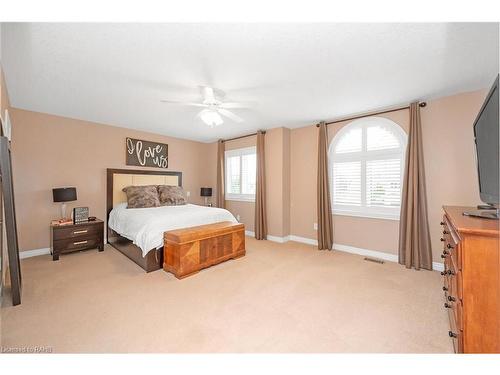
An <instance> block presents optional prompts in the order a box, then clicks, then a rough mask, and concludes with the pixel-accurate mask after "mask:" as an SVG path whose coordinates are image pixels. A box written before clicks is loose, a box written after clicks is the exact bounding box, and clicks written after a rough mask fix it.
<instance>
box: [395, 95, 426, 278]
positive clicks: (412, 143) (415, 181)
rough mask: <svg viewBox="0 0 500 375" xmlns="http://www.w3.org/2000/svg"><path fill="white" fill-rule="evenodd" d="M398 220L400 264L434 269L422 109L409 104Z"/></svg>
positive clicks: (416, 105)
mask: <svg viewBox="0 0 500 375" xmlns="http://www.w3.org/2000/svg"><path fill="white" fill-rule="evenodd" d="M405 163H406V166H405V174H404V181H403V195H402V197H401V217H400V220H399V263H400V264H404V265H405V266H406V268H411V267H414V268H415V269H417V270H418V269H420V268H425V269H428V270H432V250H431V239H430V235H429V222H428V220H427V196H426V192H425V173H424V156H423V150H422V126H421V123H420V106H419V105H418V103H412V104H411V105H410V131H409V134H408V146H407V148H406V161H405Z"/></svg>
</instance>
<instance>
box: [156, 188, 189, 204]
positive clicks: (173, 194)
mask: <svg viewBox="0 0 500 375" xmlns="http://www.w3.org/2000/svg"><path fill="white" fill-rule="evenodd" d="M158 194H159V196H160V204H161V205H162V206H178V205H182V204H186V199H184V191H183V190H182V188H181V187H180V186H170V185H158Z"/></svg>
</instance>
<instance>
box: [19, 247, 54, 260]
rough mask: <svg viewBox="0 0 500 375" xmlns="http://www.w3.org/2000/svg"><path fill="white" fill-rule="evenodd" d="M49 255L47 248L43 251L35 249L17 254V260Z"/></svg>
mask: <svg viewBox="0 0 500 375" xmlns="http://www.w3.org/2000/svg"><path fill="white" fill-rule="evenodd" d="M48 254H50V249H49V248H48V247H46V248H43V249H35V250H27V251H20V252H19V259H25V258H31V257H37V256H39V255H48Z"/></svg>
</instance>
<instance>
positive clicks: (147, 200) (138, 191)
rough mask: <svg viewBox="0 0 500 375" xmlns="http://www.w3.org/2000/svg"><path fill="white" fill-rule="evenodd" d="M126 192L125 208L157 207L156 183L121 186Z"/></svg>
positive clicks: (158, 203)
mask: <svg viewBox="0 0 500 375" xmlns="http://www.w3.org/2000/svg"><path fill="white" fill-rule="evenodd" d="M123 191H124V192H125V194H127V208H149V207H159V206H160V199H159V197H158V190H157V188H156V185H146V186H127V187H125V188H123Z"/></svg>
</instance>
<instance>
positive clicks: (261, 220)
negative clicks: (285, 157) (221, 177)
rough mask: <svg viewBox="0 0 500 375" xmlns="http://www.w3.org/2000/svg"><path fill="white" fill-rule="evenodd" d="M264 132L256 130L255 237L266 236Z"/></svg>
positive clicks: (261, 238)
mask: <svg viewBox="0 0 500 375" xmlns="http://www.w3.org/2000/svg"><path fill="white" fill-rule="evenodd" d="M265 134H266V133H265V132H263V131H259V132H257V181H256V188H255V190H256V191H255V238H256V239H258V240H265V239H266V238H267V218H266V170H265V161H266V158H265V150H264V149H265Z"/></svg>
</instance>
